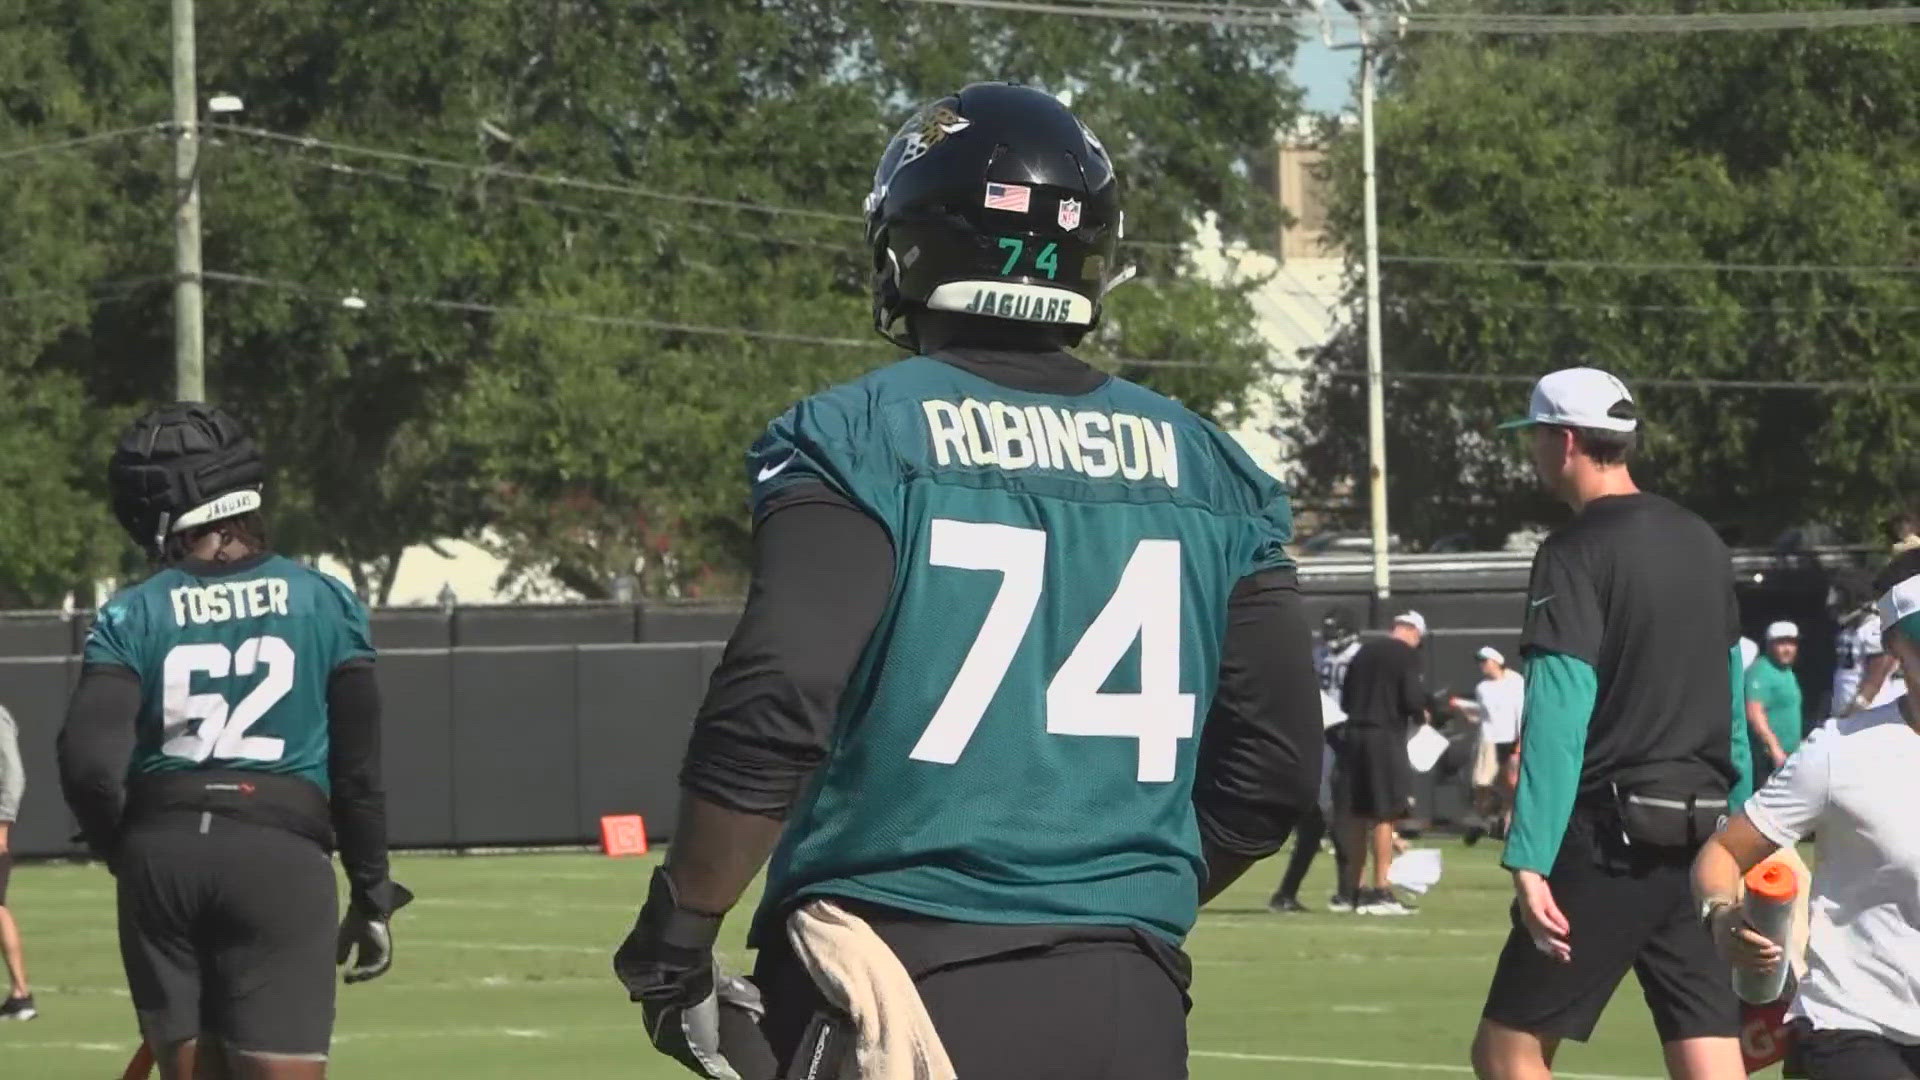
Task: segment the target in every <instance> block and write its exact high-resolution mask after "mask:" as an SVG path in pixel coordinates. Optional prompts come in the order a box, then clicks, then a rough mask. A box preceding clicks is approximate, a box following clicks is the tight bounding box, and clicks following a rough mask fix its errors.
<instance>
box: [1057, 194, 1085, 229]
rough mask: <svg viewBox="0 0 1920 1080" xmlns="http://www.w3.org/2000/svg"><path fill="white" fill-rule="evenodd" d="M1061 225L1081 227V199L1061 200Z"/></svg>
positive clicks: (1063, 226) (1072, 227)
mask: <svg viewBox="0 0 1920 1080" xmlns="http://www.w3.org/2000/svg"><path fill="white" fill-rule="evenodd" d="M1060 227H1061V228H1063V229H1077V228H1079V227H1080V200H1078V199H1061V200H1060Z"/></svg>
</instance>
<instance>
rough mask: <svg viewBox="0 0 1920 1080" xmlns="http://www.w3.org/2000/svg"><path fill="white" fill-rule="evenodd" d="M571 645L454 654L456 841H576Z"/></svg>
mask: <svg viewBox="0 0 1920 1080" xmlns="http://www.w3.org/2000/svg"><path fill="white" fill-rule="evenodd" d="M576 655H577V651H576V650H575V649H573V648H557V649H457V650H455V651H454V654H453V736H454V737H453V775H454V785H453V810H454V813H453V828H454V835H453V838H452V839H453V842H454V843H455V844H456V845H460V846H481V845H489V844H550V843H560V842H566V843H572V842H574V841H577V840H578V839H580V833H579V815H578V813H577V811H576V800H575V798H574V786H575V783H576V778H577V777H578V775H579V768H580V756H579V738H578V716H579V712H578V709H577V707H576V703H575V700H574V688H575V685H576V679H575V675H574V659H575V656H576Z"/></svg>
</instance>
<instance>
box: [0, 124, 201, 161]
mask: <svg viewBox="0 0 1920 1080" xmlns="http://www.w3.org/2000/svg"><path fill="white" fill-rule="evenodd" d="M172 126H173V125H172V124H165V123H162V124H142V125H140V126H139V127H128V128H115V129H114V130H112V131H100V132H95V133H94V134H92V135H80V136H76V137H74V138H71V139H56V140H54V141H52V142H42V143H28V144H26V145H24V146H15V147H10V148H8V149H5V150H0V161H7V160H9V159H12V158H22V157H32V156H34V155H37V154H51V153H54V152H56V151H60V150H72V149H76V148H78V147H82V146H92V145H94V144H95V143H103V142H112V141H113V140H115V139H124V138H127V137H128V136H130V135H144V134H147V133H148V132H152V131H164V130H166V129H168V128H171V127H172Z"/></svg>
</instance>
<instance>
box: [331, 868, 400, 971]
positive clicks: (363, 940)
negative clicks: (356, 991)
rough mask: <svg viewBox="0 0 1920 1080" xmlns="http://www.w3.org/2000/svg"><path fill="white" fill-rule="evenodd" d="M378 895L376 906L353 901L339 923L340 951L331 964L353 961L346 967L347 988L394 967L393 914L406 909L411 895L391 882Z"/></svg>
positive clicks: (355, 899)
mask: <svg viewBox="0 0 1920 1080" xmlns="http://www.w3.org/2000/svg"><path fill="white" fill-rule="evenodd" d="M380 892H381V896H382V902H381V903H380V904H377V905H376V904H373V903H370V902H367V901H365V900H363V899H362V898H359V897H356V898H354V900H352V901H351V902H350V903H349V905H348V907H347V917H346V918H344V919H342V920H340V941H339V951H338V952H337V954H336V955H335V956H334V963H336V964H345V963H347V962H348V960H349V959H352V960H353V966H352V967H350V968H347V974H346V980H347V983H348V985H352V984H353V983H363V982H366V981H367V980H369V979H377V978H379V977H380V976H382V975H385V974H386V973H387V970H388V969H389V968H391V967H393V926H392V922H393V913H394V912H396V911H399V910H400V909H401V908H403V907H405V906H406V905H407V902H408V901H409V900H412V899H413V894H412V893H410V892H408V891H407V888H406V886H404V885H401V884H400V883H398V882H393V881H389V882H386V883H385V887H384V888H383V889H382V890H380ZM356 949H357V950H359V956H358V957H357V958H355V957H354V952H355V950H356Z"/></svg>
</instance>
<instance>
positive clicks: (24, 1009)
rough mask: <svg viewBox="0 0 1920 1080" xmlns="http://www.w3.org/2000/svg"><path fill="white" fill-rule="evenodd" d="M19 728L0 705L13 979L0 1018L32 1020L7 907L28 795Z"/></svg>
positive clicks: (4, 931) (1, 910) (1, 821)
mask: <svg viewBox="0 0 1920 1080" xmlns="http://www.w3.org/2000/svg"><path fill="white" fill-rule="evenodd" d="M19 735H20V733H19V731H18V729H16V728H15V727H14V724H13V715H12V714H11V713H9V712H7V710H6V708H5V707H4V706H0V953H4V954H5V955H6V960H7V977H8V979H9V980H10V984H9V992H8V994H7V1000H6V1002H5V1003H4V1004H0V1020H31V1019H33V1018H34V1017H36V1016H38V1015H40V1013H39V1010H38V1009H36V1008H35V1007H34V1004H33V988H32V987H30V986H28V985H27V960H26V955H25V954H24V953H23V952H22V951H21V948H20V927H19V926H18V925H16V924H15V923H14V921H13V910H12V909H11V908H9V907H7V879H8V878H9V877H11V876H12V874H13V848H12V845H11V834H12V832H13V822H14V819H15V818H17V817H19V815H20V797H21V796H22V795H24V794H26V790H27V774H26V770H25V768H24V767H23V766H22V765H21V762H20V738H19Z"/></svg>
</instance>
